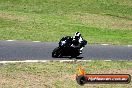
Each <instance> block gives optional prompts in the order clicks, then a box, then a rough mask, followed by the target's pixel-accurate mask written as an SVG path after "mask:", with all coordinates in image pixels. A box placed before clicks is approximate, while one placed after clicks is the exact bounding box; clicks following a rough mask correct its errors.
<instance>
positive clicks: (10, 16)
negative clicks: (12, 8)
mask: <svg viewBox="0 0 132 88" xmlns="http://www.w3.org/2000/svg"><path fill="white" fill-rule="evenodd" d="M0 18H1V19H9V20H17V21H25V20H26V19H27V18H28V17H27V16H17V15H15V14H8V13H0Z"/></svg>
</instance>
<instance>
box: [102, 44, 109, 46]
mask: <svg viewBox="0 0 132 88" xmlns="http://www.w3.org/2000/svg"><path fill="white" fill-rule="evenodd" d="M101 45H104V46H106V45H109V44H101Z"/></svg>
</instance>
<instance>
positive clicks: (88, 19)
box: [70, 13, 132, 30]
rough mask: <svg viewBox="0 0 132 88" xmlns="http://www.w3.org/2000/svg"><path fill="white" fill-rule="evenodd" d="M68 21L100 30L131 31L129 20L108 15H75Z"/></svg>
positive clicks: (131, 26) (131, 23) (131, 22)
mask: <svg viewBox="0 0 132 88" xmlns="http://www.w3.org/2000/svg"><path fill="white" fill-rule="evenodd" d="M70 19H72V20H74V21H77V22H81V24H83V25H86V26H87V25H88V26H95V27H100V28H109V29H128V30H132V21H131V20H128V19H125V18H118V17H113V16H109V15H100V14H89V13H77V14H74V15H72V16H71V18H70Z"/></svg>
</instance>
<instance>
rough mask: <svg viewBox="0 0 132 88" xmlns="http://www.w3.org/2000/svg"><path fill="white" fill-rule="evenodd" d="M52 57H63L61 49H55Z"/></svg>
mask: <svg viewBox="0 0 132 88" xmlns="http://www.w3.org/2000/svg"><path fill="white" fill-rule="evenodd" d="M52 57H54V58H58V57H61V49H60V47H57V48H55V49H54V50H53V52H52Z"/></svg>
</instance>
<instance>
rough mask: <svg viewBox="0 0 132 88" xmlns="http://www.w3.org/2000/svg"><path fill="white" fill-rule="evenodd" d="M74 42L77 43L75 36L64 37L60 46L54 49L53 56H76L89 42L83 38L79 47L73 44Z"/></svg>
mask: <svg viewBox="0 0 132 88" xmlns="http://www.w3.org/2000/svg"><path fill="white" fill-rule="evenodd" d="M73 43H74V44H75V43H76V42H74V41H73V37H71V36H66V37H63V38H62V39H61V40H60V41H59V43H58V44H59V46H58V47H56V48H55V49H54V50H53V52H52V57H54V58H60V57H64V56H70V57H71V58H76V57H77V56H79V55H80V54H81V53H80V48H81V47H84V46H85V45H86V44H87V41H86V40H83V41H82V42H81V44H79V46H78V47H76V46H71V45H72V44H73Z"/></svg>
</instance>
